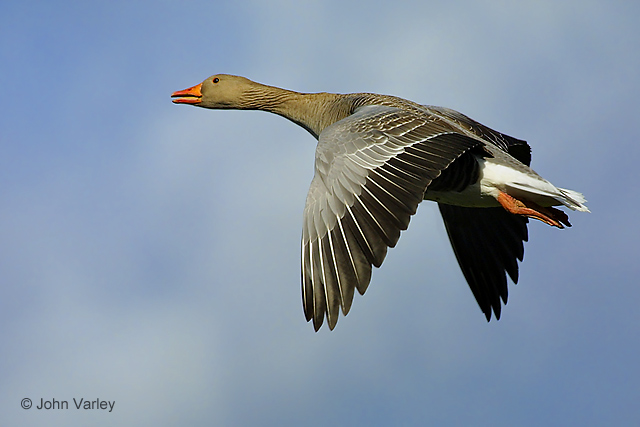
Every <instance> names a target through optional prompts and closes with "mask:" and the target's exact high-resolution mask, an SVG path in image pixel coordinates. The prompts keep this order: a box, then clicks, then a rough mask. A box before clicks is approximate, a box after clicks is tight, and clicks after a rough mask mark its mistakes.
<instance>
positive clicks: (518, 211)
mask: <svg viewBox="0 0 640 427" xmlns="http://www.w3.org/2000/svg"><path fill="white" fill-rule="evenodd" d="M498 202H499V203H500V204H501V205H502V207H503V208H505V209H506V210H507V211H508V212H511V213H512V214H515V215H524V216H526V217H529V218H534V219H537V220H540V221H542V222H544V223H545V224H549V225H552V226H554V227H558V228H564V226H565V225H566V226H567V227H571V224H570V223H569V217H568V216H567V214H566V213H564V212H562V211H561V210H560V209H556V208H552V207H548V208H545V207H543V206H540V205H539V204H537V203H534V202H531V201H528V200H518V199H516V198H515V197H513V196H510V195H508V194H507V193H505V192H503V191H501V192H500V194H499V195H498ZM563 224H564V225H563Z"/></svg>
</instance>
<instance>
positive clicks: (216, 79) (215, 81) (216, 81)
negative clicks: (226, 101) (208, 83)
mask: <svg viewBox="0 0 640 427" xmlns="http://www.w3.org/2000/svg"><path fill="white" fill-rule="evenodd" d="M219 81H220V79H219V78H217V77H214V79H213V80H212V82H214V83H218V82H219Z"/></svg>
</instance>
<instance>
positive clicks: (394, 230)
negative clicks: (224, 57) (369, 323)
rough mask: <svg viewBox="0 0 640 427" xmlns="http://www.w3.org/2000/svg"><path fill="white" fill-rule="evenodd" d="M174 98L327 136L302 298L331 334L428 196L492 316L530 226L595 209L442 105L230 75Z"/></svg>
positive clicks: (524, 149) (307, 235)
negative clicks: (292, 87) (275, 118)
mask: <svg viewBox="0 0 640 427" xmlns="http://www.w3.org/2000/svg"><path fill="white" fill-rule="evenodd" d="M172 97H173V98H174V100H173V102H174V103H177V104H191V105H195V106H199V107H204V108H211V109H241V110H242V109H246V110H264V111H268V112H272V113H275V114H279V115H281V116H283V117H285V118H287V119H289V120H291V121H293V122H294V123H296V124H298V125H300V126H302V127H303V128H305V129H306V130H307V131H309V133H311V134H312V135H313V136H314V137H315V138H316V139H317V140H318V145H317V149H316V156H315V175H314V178H313V180H312V181H311V185H310V188H309V192H308V195H307V200H306V204H305V208H304V219H303V231H302V245H301V248H302V300H303V308H304V313H305V316H306V319H307V321H313V325H314V328H315V330H316V331H317V330H318V329H319V328H320V327H321V326H322V323H323V321H324V318H325V317H326V318H327V323H328V325H329V328H330V329H333V328H334V327H335V325H336V322H337V320H338V316H339V311H340V310H342V312H343V314H344V315H346V314H347V313H348V312H349V310H350V308H351V303H352V301H353V296H354V293H355V292H354V291H355V290H356V289H357V290H358V292H359V293H360V294H364V292H365V291H366V289H367V286H368V285H369V282H370V279H371V270H372V266H375V267H380V266H381V265H382V262H383V260H384V258H385V255H386V251H387V248H388V247H394V246H395V245H396V243H397V242H398V239H399V237H400V232H401V231H402V230H406V229H407V227H408V225H409V220H410V217H411V216H412V215H413V214H414V213H415V212H416V209H417V206H418V204H419V203H420V202H421V201H422V200H432V201H436V202H438V206H439V209H440V212H441V214H442V218H443V220H444V224H445V228H446V230H447V234H448V235H449V239H450V241H451V245H452V247H453V250H454V253H455V255H456V258H457V260H458V263H459V265H460V268H461V270H462V272H463V274H464V276H465V278H466V280H467V283H468V284H469V287H470V288H471V291H472V292H473V294H474V296H475V298H476V301H477V302H478V304H479V306H480V308H481V309H482V311H483V313H484V314H485V317H486V319H487V320H490V319H491V313H492V312H493V313H494V315H495V316H496V318H498V319H499V318H500V311H501V300H502V302H503V303H505V304H506V302H507V279H506V275H509V276H510V278H511V279H512V280H513V282H514V283H517V280H518V262H517V261H518V260H520V261H522V259H523V255H524V245H523V242H525V241H526V240H527V238H528V232H527V222H528V218H534V219H538V220H541V221H543V222H545V223H547V224H549V225H552V226H555V227H558V228H564V226H570V224H569V221H568V217H567V215H566V214H565V213H564V212H563V211H561V210H559V209H556V208H554V206H565V207H568V208H569V209H572V210H578V211H585V212H588V209H587V207H586V206H585V199H584V197H583V196H582V194H580V193H578V192H575V191H572V190H566V189H562V188H558V187H556V186H554V185H553V184H551V183H550V182H549V181H547V180H545V179H544V178H542V177H541V176H540V175H538V174H537V173H536V172H534V171H533V170H532V169H531V168H530V167H529V164H530V161H531V154H530V153H531V151H530V147H529V145H528V144H527V143H526V142H525V141H522V140H518V139H515V138H512V137H510V136H507V135H504V134H501V133H499V132H496V131H494V130H492V129H490V128H488V127H486V126H484V125H482V124H480V123H478V122H476V121H474V120H472V119H470V118H469V117H467V116H465V115H463V114H461V113H458V112H457V111H454V110H450V109H447V108H442V107H434V106H424V105H420V104H416V103H414V102H412V101H408V100H405V99H401V98H397V97H393V96H387V95H377V94H371V93H356V94H332V93H313V94H305V93H298V92H293V91H289V90H285V89H280V88H276V87H272V86H266V85H262V84H259V83H256V82H253V81H251V80H248V79H246V78H244V77H238V76H231V75H225V74H218V75H214V76H211V77H209V78H208V79H206V80H205V81H204V82H202V83H201V84H199V85H196V86H193V87H191V88H189V89H185V90H182V91H177V92H174V93H173V95H172Z"/></svg>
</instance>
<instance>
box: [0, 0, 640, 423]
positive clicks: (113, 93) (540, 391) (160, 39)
mask: <svg viewBox="0 0 640 427" xmlns="http://www.w3.org/2000/svg"><path fill="white" fill-rule="evenodd" d="M220 3H221V2H197V1H193V2H169V1H162V2H142V1H141V2H119V1H114V2H102V3H95V2H29V1H20V2H16V1H5V2H3V3H2V4H0V36H1V37H0V40H1V41H0V63H1V64H2V67H1V68H0V85H1V88H2V96H3V102H2V104H0V132H1V133H0V148H1V149H2V153H3V154H2V156H0V192H1V193H0V194H1V195H2V197H1V200H2V203H0V286H1V287H2V290H3V295H4V297H3V298H1V299H0V338H1V340H2V343H3V345H2V350H1V357H0V375H1V378H2V381H0V425H3V426H32V425H33V426H37V425H50V426H55V425H65V426H75V425H78V426H79V425H89V424H90V425H96V426H101V425H105V426H106V425H159V426H163V425H224V426H246V425H279V426H283V425H292V426H298V425H311V426H314V425H318V426H320V425H327V424H333V425H424V424H426V423H428V424H433V425H492V426H513V425H519V426H540V425H558V426H561V425H635V424H638V423H639V422H640V413H639V412H638V410H637V400H638V397H640V386H638V384H639V383H640V381H639V380H640V378H639V377H640V369H639V368H638V363H637V360H638V356H639V354H640V344H639V343H638V336H639V333H640V330H639V329H640V327H639V326H638V325H640V314H639V311H638V309H637V305H638V301H639V300H640V288H639V287H638V278H637V276H638V273H639V272H640V267H639V264H638V261H637V256H638V253H640V251H639V247H638V245H639V244H638V237H639V236H640V230H639V228H640V227H639V226H638V221H637V218H636V216H637V212H638V209H639V208H640V198H639V197H638V192H637V188H636V183H637V182H638V179H639V178H640V173H639V172H638V168H637V165H636V163H637V160H638V158H640V149H639V148H638V141H640V130H639V128H638V126H637V114H638V111H640V101H639V99H640V78H638V76H639V75H640V56H639V55H638V54H637V49H638V46H639V45H640V28H639V27H638V25H637V22H636V21H637V19H636V18H637V16H639V15H640V5H638V4H635V3H633V2H624V1H614V2H608V1H589V0H587V1H577V0H576V1H566V2H558V1H539V2H528V4H526V5H525V4H523V3H522V2H503V1H479V2H461V1H433V2H417V1H416V2H408V1H397V2H394V3H393V5H390V4H389V5H386V6H383V5H379V6H373V5H372V4H370V3H366V6H365V3H364V2H349V1H334V0H329V1H326V0H325V1H311V2H293V1H271V2H257V1H256V2H232V4H226V3H225V4H220ZM229 3H231V2H229ZM214 73H231V74H240V75H244V76H246V77H249V78H251V79H253V80H256V81H259V82H262V83H267V84H270V85H275V86H281V87H285V88H288V89H294V90H298V91H304V92H318V91H327V92H342V93H344V92H361V91H367V92H377V93H385V94H392V95H397V96H401V97H405V98H408V99H411V100H414V101H417V102H420V103H425V104H434V105H443V106H447V107H450V108H454V109H457V110H459V111H461V112H463V113H465V114H467V115H469V116H471V117H473V118H475V119H476V120H478V121H480V122H482V123H484V124H486V125H488V126H491V127H493V128H495V129H497V130H499V131H502V132H505V133H507V134H510V135H513V136H515V137H518V138H522V139H526V140H527V141H528V142H529V143H530V144H531V146H532V147H533V163H532V165H533V167H534V168H535V169H536V170H537V171H538V172H539V173H541V174H542V175H543V176H545V177H546V178H548V179H549V180H551V181H552V182H554V183H555V184H556V185H559V186H562V187H566V188H571V189H575V190H579V191H581V192H583V193H584V194H585V196H586V197H587V199H588V201H589V203H588V205H589V207H590V209H591V211H592V213H591V214H584V213H579V212H577V213H572V214H571V215H570V217H571V222H572V224H573V227H572V228H570V229H566V230H557V229H552V228H551V227H548V226H545V225H543V224H541V223H539V222H535V223H531V224H530V227H529V234H530V239H529V240H530V241H529V243H528V244H527V245H526V248H525V262H524V263H522V264H521V271H520V283H519V284H518V285H517V286H513V285H512V286H511V287H510V294H509V303H508V305H507V306H506V308H505V309H504V310H503V316H502V319H501V320H500V321H499V322H495V321H492V322H491V323H487V322H486V321H485V320H484V316H483V314H482V313H481V311H480V310H479V309H478V307H477V305H476V302H475V301H474V299H473V296H472V295H471V292H470V291H469V289H468V288H467V285H466V283H465V281H464V279H463V277H462V274H461V272H460V271H459V269H458V266H457V264H456V262H455V259H454V256H453V253H452V251H451V249H450V245H449V242H448V240H447V237H446V233H445V231H444V227H443V225H442V221H441V219H440V217H439V213H438V212H437V208H436V206H435V204H429V203H424V204H422V205H421V207H420V209H419V210H418V214H417V215H416V216H415V217H414V218H413V220H412V223H411V225H410V227H409V230H408V231H406V232H405V233H403V236H402V237H401V239H400V242H399V244H398V246H397V247H396V248H394V249H392V250H390V252H389V254H388V256H387V259H386V261H385V263H384V265H383V267H382V268H381V269H379V270H376V271H374V274H373V279H372V283H371V285H370V287H369V289H368V291H367V294H366V295H365V296H364V297H360V296H356V299H355V301H354V304H353V307H352V310H351V312H350V313H349V316H347V317H341V318H340V321H339V322H338V325H337V327H336V329H335V330H334V331H332V332H330V331H328V330H327V329H326V328H323V329H322V330H321V331H320V332H318V333H314V332H313V328H312V326H311V325H310V324H307V323H306V322H305V321H304V317H303V314H302V306H301V297H300V284H299V280H300V278H299V277H300V267H299V253H300V246H299V245H300V235H301V231H300V229H301V223H302V209H303V205H304V201H305V197H306V192H307V188H308V185H309V182H310V180H311V177H312V175H313V154H314V149H315V141H314V140H313V138H312V137H311V136H309V135H308V134H307V132H306V131H304V130H303V129H302V128H298V127H296V126H294V125H292V124H291V123H289V122H288V121H286V120H283V119H282V118H280V117H277V116H272V115H268V114H266V113H260V112H237V111H207V110H203V109H196V108H190V107H185V106H176V105H173V104H172V103H171V102H170V98H169V96H170V94H171V92H173V91H175V90H178V89H184V88H186V87H189V86H192V85H194V84H196V83H199V82H200V81H202V80H203V79H204V78H205V77H207V76H209V75H211V74H214ZM26 397H28V398H31V399H32V400H33V401H34V407H33V408H31V409H30V410H24V409H22V408H21V407H20V402H21V400H22V399H23V398H26ZM41 398H44V399H45V400H47V399H49V400H50V399H53V398H55V399H57V400H67V401H69V402H72V399H73V398H76V399H79V398H84V399H88V400H95V399H97V398H99V399H101V400H108V401H115V402H116V403H115V406H114V409H113V411H112V412H111V413H105V411H100V410H93V411H90V410H89V411H85V410H76V409H74V408H73V407H72V408H71V409H69V410H57V411H54V410H50V411H45V410H37V409H35V405H37V404H39V402H40V399H41Z"/></svg>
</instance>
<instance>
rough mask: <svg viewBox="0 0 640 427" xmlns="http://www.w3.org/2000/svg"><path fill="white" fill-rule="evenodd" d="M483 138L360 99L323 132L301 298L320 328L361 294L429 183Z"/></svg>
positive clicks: (305, 236)
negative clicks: (360, 104) (365, 103)
mask: <svg viewBox="0 0 640 427" xmlns="http://www.w3.org/2000/svg"><path fill="white" fill-rule="evenodd" d="M481 145H483V142H482V141H481V140H480V139H479V138H474V137H473V136H470V135H466V134H464V133H462V132H460V130H459V129H457V128H456V127H454V126H451V124H450V123H449V121H448V120H444V119H442V118H440V117H438V116H433V115H430V114H427V113H421V112H420V111H419V110H409V111H407V110H403V109H399V108H393V107H387V106H366V107H361V108H359V109H358V110H356V112H355V113H354V114H352V115H351V116H349V117H347V118H345V119H343V120H340V121H338V122H336V123H334V124H333V125H331V126H329V127H328V128H326V129H325V130H324V131H323V132H322V133H321V134H320V136H319V140H318V147H317V149H316V159H315V175H314V178H313V180H312V182H311V186H310V189H309V193H308V195H307V201H306V205H305V209H304V222H303V231H302V299H303V307H304V312H305V316H306V318H307V321H310V320H313V325H314V328H315V329H316V331H317V330H318V329H319V328H320V326H322V323H323V321H324V317H325V314H326V318H327V321H328V324H329V328H330V329H333V328H334V327H335V325H336V322H337V321H338V315H339V311H340V308H342V312H343V313H344V314H345V315H346V314H347V313H348V312H349V309H350V307H351V303H352V300H353V295H354V289H357V290H358V292H359V293H360V294H364V292H365V291H366V289H367V286H368V285H369V281H370V279H371V266H372V265H374V266H376V267H379V266H380V265H381V264H382V262H383V260H384V257H385V255H386V252H387V248H388V247H393V246H395V244H396V243H397V241H398V239H399V237H400V232H401V231H402V230H405V229H406V228H407V226H408V225H409V220H410V217H411V215H413V214H414V213H415V212H416V209H417V206H418V204H419V203H420V202H421V201H422V200H423V197H424V192H425V190H426V188H427V186H428V185H429V184H430V183H431V182H432V181H433V180H434V179H435V178H437V177H438V176H439V175H440V173H441V172H442V171H443V170H444V169H446V168H447V167H448V166H449V165H450V164H451V163H452V162H453V161H455V160H456V159H457V158H458V157H460V156H461V155H462V154H463V153H465V152H466V151H468V150H470V149H471V148H473V147H476V146H481Z"/></svg>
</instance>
